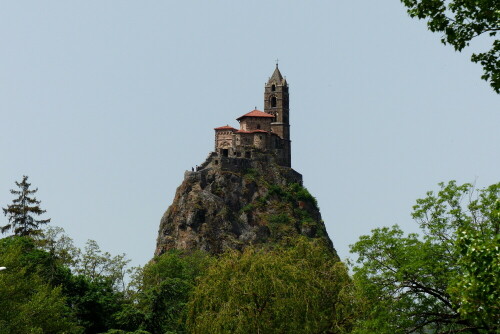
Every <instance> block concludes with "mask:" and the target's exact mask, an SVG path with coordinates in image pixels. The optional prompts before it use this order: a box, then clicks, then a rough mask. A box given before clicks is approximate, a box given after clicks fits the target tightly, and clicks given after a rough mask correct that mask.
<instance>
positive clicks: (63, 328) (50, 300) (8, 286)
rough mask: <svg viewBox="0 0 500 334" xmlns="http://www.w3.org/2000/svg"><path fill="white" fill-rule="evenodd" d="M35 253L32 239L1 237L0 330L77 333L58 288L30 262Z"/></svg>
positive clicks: (6, 333)
mask: <svg viewBox="0 0 500 334" xmlns="http://www.w3.org/2000/svg"><path fill="white" fill-rule="evenodd" d="M35 253H37V251H36V250H35ZM38 255H39V254H34V253H33V243H32V241H31V240H26V239H24V238H23V237H13V238H5V239H1V240H0V263H1V264H2V266H5V267H7V269H6V270H3V271H1V272H0V310H1V311H0V333H1V334H16V333H19V334H24V333H61V334H62V333H80V332H81V328H80V327H79V326H77V324H76V319H75V318H74V316H73V314H72V312H71V309H70V308H69V307H68V305H67V303H66V298H65V296H64V294H63V293H62V289H61V287H54V286H52V285H51V284H50V283H49V282H47V280H46V279H45V277H44V276H45V273H44V270H45V268H44V267H43V265H40V264H38V263H37V262H36V261H33V260H34V259H38V258H39V257H38Z"/></svg>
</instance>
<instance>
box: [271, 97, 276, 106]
mask: <svg viewBox="0 0 500 334" xmlns="http://www.w3.org/2000/svg"><path fill="white" fill-rule="evenodd" d="M275 107H276V96H273V97H271V108H275Z"/></svg>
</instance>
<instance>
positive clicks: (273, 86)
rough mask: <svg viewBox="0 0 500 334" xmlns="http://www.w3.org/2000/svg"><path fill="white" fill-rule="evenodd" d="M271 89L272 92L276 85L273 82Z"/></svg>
mask: <svg viewBox="0 0 500 334" xmlns="http://www.w3.org/2000/svg"><path fill="white" fill-rule="evenodd" d="M271 91H273V92H274V91H276V85H275V84H273V85H272V86H271Z"/></svg>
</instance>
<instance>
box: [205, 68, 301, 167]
mask: <svg viewBox="0 0 500 334" xmlns="http://www.w3.org/2000/svg"><path fill="white" fill-rule="evenodd" d="M289 116H290V108H289V93H288V83H287V81H286V79H285V78H284V77H283V76H282V75H281V72H280V70H279V68H278V64H276V68H275V70H274V72H273V74H272V75H271V77H270V78H269V80H268V81H267V83H266V84H265V87H264V111H261V110H257V109H255V110H252V111H250V112H248V113H246V114H244V115H242V116H240V117H238V118H237V119H236V120H237V121H238V122H239V129H236V128H233V127H232V126H229V125H225V126H220V127H217V128H215V129H214V130H215V152H216V153H217V155H218V156H220V157H227V158H240V159H252V158H253V155H254V154H256V153H257V152H259V153H260V152H263V153H271V154H273V155H274V156H275V158H276V162H277V163H278V164H279V165H281V166H284V167H291V160H292V159H291V145H290V144H291V142H290V123H289V122H290V118H289Z"/></svg>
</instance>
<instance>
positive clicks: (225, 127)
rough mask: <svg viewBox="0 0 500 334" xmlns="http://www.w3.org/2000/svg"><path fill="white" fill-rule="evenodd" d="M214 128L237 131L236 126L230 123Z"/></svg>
mask: <svg viewBox="0 0 500 334" xmlns="http://www.w3.org/2000/svg"><path fill="white" fill-rule="evenodd" d="M214 130H234V131H236V129H235V128H233V127H232V126H229V125H224V126H219V127H218V128H215V129H214Z"/></svg>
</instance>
